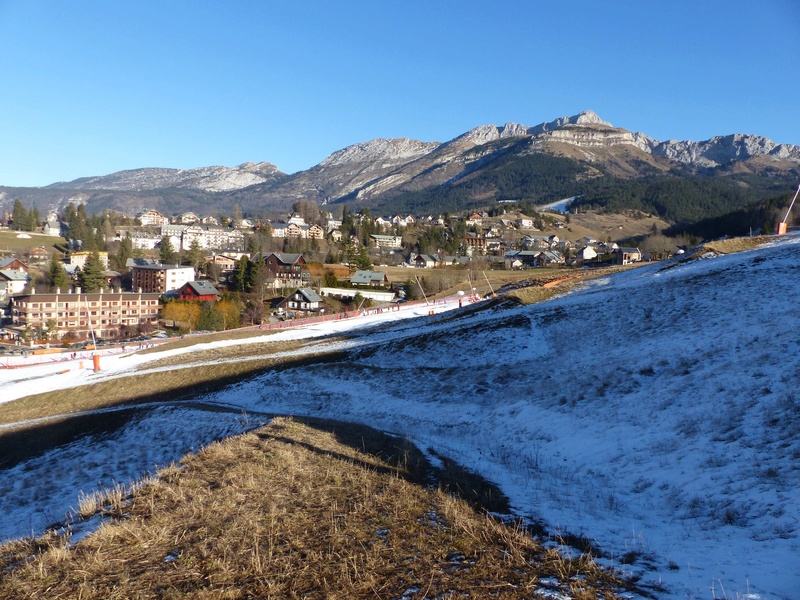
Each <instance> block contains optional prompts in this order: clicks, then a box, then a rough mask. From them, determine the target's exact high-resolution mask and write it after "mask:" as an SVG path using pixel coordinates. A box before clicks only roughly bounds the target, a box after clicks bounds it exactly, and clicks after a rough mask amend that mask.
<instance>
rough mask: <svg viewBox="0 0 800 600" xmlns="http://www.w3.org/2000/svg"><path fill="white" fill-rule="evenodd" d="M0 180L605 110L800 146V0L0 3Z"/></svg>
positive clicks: (262, 155)
mask: <svg viewBox="0 0 800 600" xmlns="http://www.w3.org/2000/svg"><path fill="white" fill-rule="evenodd" d="M0 48H2V50H1V51H0V185H8V186H40V185H47V184H50V183H53V182H56V181H69V180H72V179H76V178H78V177H85V176H92V175H105V174H108V173H112V172H115V171H119V170H124V169H135V168H140V167H171V168H194V167H201V166H210V165H227V166H234V165H237V164H240V163H243V162H247V161H252V162H261V161H268V162H271V163H273V164H275V165H276V166H277V167H278V168H279V169H280V170H281V171H283V172H285V173H293V172H295V171H299V170H303V169H307V168H309V167H312V166H314V165H316V164H317V163H319V162H320V161H322V160H323V159H324V158H325V157H326V156H328V155H329V154H330V153H332V152H334V151H336V150H339V149H341V148H344V147H345V146H348V145H350V144H354V143H358V142H363V141H367V140H371V139H374V138H381V137H385V138H390V137H409V138H414V139H419V140H423V141H447V140H449V139H452V138H453V137H456V136H457V135H460V134H461V133H464V132H465V131H468V130H469V129H471V128H473V127H476V126H478V125H485V124H489V123H492V124H496V125H502V124H503V123H506V122H509V121H513V122H517V123H524V124H526V125H536V124H539V123H541V122H544V121H550V120H553V119H555V118H557V117H560V116H566V115H574V114H577V113H579V112H580V111H582V110H594V111H595V112H596V113H598V114H599V115H600V117H601V118H603V119H604V120H606V121H610V122H611V123H613V124H614V125H616V126H618V127H624V128H625V129H630V130H632V131H640V132H643V133H646V134H648V135H650V136H652V137H654V138H656V139H659V140H667V139H679V140H695V141H698V140H705V139H708V138H710V137H712V136H715V135H726V134H730V133H753V134H758V135H763V136H766V137H768V138H771V139H772V140H774V141H776V142H780V143H791V144H800V110H799V109H800V2H798V1H797V0H759V1H757V2H753V1H752V0H747V1H742V0H724V1H721V0H720V1H717V0H693V1H685V0H670V1H668V2H666V1H655V2H650V1H646V0H644V1H643V0H637V1H613V0H608V1H602V2H601V1H599V0H592V1H590V0H585V1H577V0H560V1H552V2H550V1H534V0H527V1H526V0H507V1H499V2H487V1H486V0H479V1H472V0H459V1H455V0H452V1H450V0H441V1H436V0H425V1H417V0H402V1H400V0H369V1H366V0H364V1H362V0H352V1H347V0H340V1H338V2H333V1H324V2H323V1H315V0H307V1H292V0H288V1H282V2H277V1H275V2H273V1H268V0H260V1H256V0H240V1H237V2H220V1H218V0H185V1H177V0H160V1H158V2H154V1H150V0H136V1H130V2H116V1H111V2H110V1H108V0H103V1H100V0H97V1H94V0H73V1H69V2H66V1H63V0H0Z"/></svg>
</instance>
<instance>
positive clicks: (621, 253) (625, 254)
mask: <svg viewBox="0 0 800 600" xmlns="http://www.w3.org/2000/svg"><path fill="white" fill-rule="evenodd" d="M641 260H642V253H641V251H640V250H639V249H638V248H624V247H621V248H618V249H617V251H616V260H615V262H616V263H617V264H620V265H630V264H632V263H636V262H641Z"/></svg>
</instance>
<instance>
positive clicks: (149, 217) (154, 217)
mask: <svg viewBox="0 0 800 600" xmlns="http://www.w3.org/2000/svg"><path fill="white" fill-rule="evenodd" d="M136 218H137V219H139V222H140V223H141V224H142V225H144V226H148V225H159V226H160V225H166V224H167V223H169V219H168V218H167V217H165V216H164V215H162V214H161V213H160V212H158V211H157V210H152V209H150V210H145V211H143V212H140V213H139V214H138V215H136Z"/></svg>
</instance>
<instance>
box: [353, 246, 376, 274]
mask: <svg viewBox="0 0 800 600" xmlns="http://www.w3.org/2000/svg"><path fill="white" fill-rule="evenodd" d="M356 264H357V265H358V268H359V269H361V270H363V271H369V270H370V269H371V268H372V261H371V260H370V259H369V254H367V247H366V246H361V247H360V248H359V250H358V261H357V263H356Z"/></svg>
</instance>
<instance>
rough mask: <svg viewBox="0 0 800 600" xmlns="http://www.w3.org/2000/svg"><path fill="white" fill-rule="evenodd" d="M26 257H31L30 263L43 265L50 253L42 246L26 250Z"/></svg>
mask: <svg viewBox="0 0 800 600" xmlns="http://www.w3.org/2000/svg"><path fill="white" fill-rule="evenodd" d="M28 256H30V257H31V262H37V263H43V262H47V259H48V258H49V257H50V253H49V252H48V251H47V248H45V247H44V246H36V247H35V248H31V249H30V250H28Z"/></svg>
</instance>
